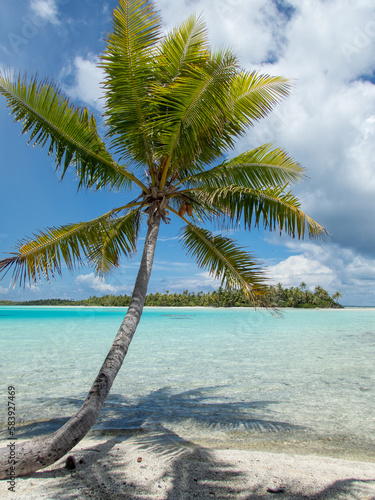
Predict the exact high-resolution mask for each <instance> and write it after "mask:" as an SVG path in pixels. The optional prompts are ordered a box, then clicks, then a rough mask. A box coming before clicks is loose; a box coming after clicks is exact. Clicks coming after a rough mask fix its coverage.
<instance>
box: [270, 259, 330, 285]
mask: <svg viewBox="0 0 375 500" xmlns="http://www.w3.org/2000/svg"><path fill="white" fill-rule="evenodd" d="M267 271H268V273H269V275H270V277H271V279H272V283H273V284H276V283H279V282H280V283H282V284H283V285H284V286H286V287H290V286H298V285H299V284H300V283H302V282H305V283H308V284H309V286H310V287H311V288H313V287H315V286H318V285H321V286H323V287H327V286H328V285H330V284H331V283H332V281H333V279H334V278H335V274H334V272H333V271H332V270H331V269H330V268H329V267H327V266H325V265H323V264H322V263H321V262H319V261H318V260H312V259H308V258H307V257H305V256H304V255H292V256H290V257H288V258H287V259H286V260H283V261H282V262H280V263H279V264H276V265H275V266H270V267H269V268H268V269H267Z"/></svg>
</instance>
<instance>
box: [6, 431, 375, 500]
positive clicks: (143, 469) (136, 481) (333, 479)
mask: <svg viewBox="0 0 375 500" xmlns="http://www.w3.org/2000/svg"><path fill="white" fill-rule="evenodd" d="M70 455H73V456H74V457H75V460H76V463H77V467H76V469H75V470H68V469H67V468H66V467H65V459H66V457H65V458H63V459H61V460H60V461H59V462H57V463H56V464H54V465H53V466H50V467H48V468H46V469H44V470H41V471H38V472H36V473H34V474H32V475H31V476H29V477H24V478H17V479H16V484H15V493H11V492H9V491H7V489H8V484H7V482H6V481H1V482H0V483H1V484H0V498H4V499H6V498H8V499H11V500H19V499H27V500H34V499H35V500H36V499H38V500H39V499H51V500H59V499H64V500H65V499H66V500H68V499H88V498H94V499H115V500H116V499H142V500H164V499H165V500H167V499H168V500H173V499H176V500H177V499H179V500H182V499H194V498H197V499H212V498H220V499H226V498H232V499H239V500H257V499H271V498H276V499H282V500H284V499H306V498H307V499H308V498H310V499H314V500H318V499H333V500H338V499H342V500H351V499H353V500H354V499H356V500H359V499H360V500H362V499H366V500H374V499H375V464H374V463H368V462H354V461H348V460H340V459H336V458H327V457H319V456H314V455H294V454H285V453H266V452H257V451H246V450H232V449H231V450H215V449H209V448H205V447H203V446H200V445H197V444H194V443H191V442H187V441H184V440H179V439H176V438H173V437H170V438H168V437H166V436H165V434H164V435H163V434H158V433H157V432H151V433H144V435H143V436H134V435H128V436H127V435H122V436H121V435H116V436H114V437H111V436H109V437H108V436H107V437H103V436H102V437H100V438H98V437H96V438H94V439H85V440H83V441H81V442H80V443H79V444H78V445H77V446H76V447H75V448H74V449H73V450H72V451H71V452H70Z"/></svg>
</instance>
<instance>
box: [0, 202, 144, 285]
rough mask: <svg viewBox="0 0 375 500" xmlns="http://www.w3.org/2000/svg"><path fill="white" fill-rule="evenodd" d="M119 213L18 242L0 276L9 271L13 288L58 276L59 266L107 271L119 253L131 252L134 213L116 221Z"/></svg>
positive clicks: (135, 227)
mask: <svg viewBox="0 0 375 500" xmlns="http://www.w3.org/2000/svg"><path fill="white" fill-rule="evenodd" d="M121 210H123V208H121V209H114V210H111V211H110V212H108V213H106V214H104V215H102V216H100V217H97V218H95V219H93V220H90V221H88V222H78V223H74V224H67V225H65V226H60V227H57V228H48V229H47V230H45V231H40V232H39V234H37V235H35V236H34V238H32V239H31V238H29V239H25V240H23V241H20V242H19V245H18V248H17V249H18V252H17V253H12V254H11V255H13V257H8V258H6V259H3V260H1V261H0V273H2V274H3V275H5V274H6V273H7V272H8V271H9V270H10V269H13V276H12V281H13V283H14V285H15V284H16V282H17V281H19V284H20V285H22V284H25V283H26V281H29V282H32V283H36V281H37V279H41V278H44V279H47V280H49V279H50V277H54V275H55V274H56V273H57V274H59V275H61V269H62V262H65V264H66V266H67V267H68V269H70V270H71V269H73V268H74V267H76V266H77V265H82V264H83V260H84V259H87V261H88V262H89V263H90V264H94V265H95V267H96V271H97V272H98V273H101V272H106V271H108V270H109V268H110V267H111V266H114V265H117V262H118V259H119V255H120V252H122V253H124V254H125V255H130V254H131V253H132V252H133V251H134V250H135V244H136V236H137V232H138V222H139V216H138V211H137V210H131V211H129V212H128V213H127V214H125V215H124V216H122V217H120V218H116V217H115V215H116V214H117V213H118V212H119V211H121ZM82 255H83V257H82Z"/></svg>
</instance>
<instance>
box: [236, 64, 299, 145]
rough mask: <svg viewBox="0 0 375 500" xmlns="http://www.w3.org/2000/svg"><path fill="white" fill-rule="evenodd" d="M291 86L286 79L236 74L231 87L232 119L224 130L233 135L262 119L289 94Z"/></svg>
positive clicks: (245, 73) (255, 73) (253, 73)
mask: <svg viewBox="0 0 375 500" xmlns="http://www.w3.org/2000/svg"><path fill="white" fill-rule="evenodd" d="M291 87H292V84H291V83H290V81H289V80H287V79H286V78H283V77H280V76H269V75H263V74H259V73H258V72H255V71H254V72H251V73H248V72H245V71H243V72H240V73H238V74H237V75H236V77H235V78H234V79H233V81H232V85H231V108H230V109H229V111H230V112H231V114H232V116H231V119H230V120H229V121H228V130H229V131H230V132H231V133H234V134H235V135H238V134H239V133H241V134H242V132H243V131H244V130H245V129H246V128H247V127H249V126H251V125H254V122H255V121H258V120H260V119H261V118H264V117H266V116H267V115H268V114H269V113H270V112H271V111H272V109H273V108H274V107H275V106H276V105H277V104H278V103H279V102H280V101H281V100H282V99H284V98H285V97H286V96H288V95H289V92H290V89H291Z"/></svg>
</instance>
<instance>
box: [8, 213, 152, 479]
mask: <svg viewBox="0 0 375 500" xmlns="http://www.w3.org/2000/svg"><path fill="white" fill-rule="evenodd" d="M159 226H160V215H159V214H156V215H154V216H153V219H152V221H151V222H150V224H149V227H148V231H147V235H146V240H145V246H144V249H143V255H142V260H141V265H140V268H139V271H138V275H137V279H136V282H135V285H134V290H133V295H132V299H131V302H130V305H129V308H128V311H127V313H126V316H125V318H124V320H123V322H122V324H121V326H120V329H119V331H118V333H117V335H116V337H115V339H114V341H113V344H112V346H111V349H110V350H109V353H108V355H107V357H106V359H105V361H104V363H103V365H102V367H101V369H100V371H99V374H98V376H97V377H96V379H95V381H94V383H93V385H92V387H91V389H90V392H89V393H88V395H87V397H86V400H85V402H84V403H83V405H82V406H81V408H80V409H79V410H78V412H77V413H76V414H75V415H74V416H73V417H71V418H70V419H69V420H68V422H66V423H65V424H64V425H63V426H62V427H61V428H60V429H58V430H57V431H56V432H54V433H53V434H50V435H49V436H46V437H42V438H37V439H33V440H31V441H25V442H22V443H19V444H16V448H15V453H16V456H15V460H16V465H15V475H14V474H13V472H12V477H18V476H24V475H26V474H31V473H32V472H35V471H36V470H38V469H42V468H43V467H47V466H48V465H51V464H53V463H54V462H56V461H57V460H59V459H60V458H61V457H63V456H64V455H65V454H66V453H67V452H68V451H69V450H71V449H72V448H73V447H74V446H75V445H76V444H77V443H78V442H79V441H80V440H81V439H82V438H83V437H84V436H85V435H86V434H87V433H88V432H89V430H90V429H91V427H92V426H93V424H94V423H95V421H96V419H97V418H98V415H99V413H100V411H101V409H102V406H103V404H104V401H105V400H106V397H107V396H108V393H109V391H110V389H111V387H112V384H113V382H114V380H115V377H116V375H117V373H118V371H119V370H120V368H121V365H122V363H123V360H124V358H125V355H126V353H127V351H128V348H129V344H130V342H131V340H132V338H133V335H134V333H135V330H136V328H137V326H138V323H139V320H140V318H141V315H142V311H143V307H144V303H145V299H146V294H147V286H148V282H149V279H150V275H151V269H152V263H153V259H154V253H155V247H156V241H157V236H158V232H159ZM9 456H10V447H9V445H8V446H7V447H6V448H2V449H1V450H0V479H8V478H9V477H10V476H11V474H10V464H9V463H8V459H9Z"/></svg>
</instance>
